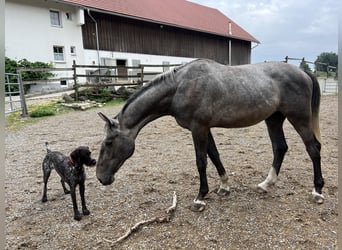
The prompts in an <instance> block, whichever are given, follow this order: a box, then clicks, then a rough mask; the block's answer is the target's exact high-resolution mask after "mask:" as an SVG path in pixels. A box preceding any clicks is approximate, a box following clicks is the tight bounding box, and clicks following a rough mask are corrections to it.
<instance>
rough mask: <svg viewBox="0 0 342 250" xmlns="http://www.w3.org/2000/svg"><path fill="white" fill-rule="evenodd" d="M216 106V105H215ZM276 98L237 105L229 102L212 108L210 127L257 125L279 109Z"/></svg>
mask: <svg viewBox="0 0 342 250" xmlns="http://www.w3.org/2000/svg"><path fill="white" fill-rule="evenodd" d="M214 106H215V105H214ZM277 108H278V101H277V100H276V99H269V100H265V99H259V100H256V101H250V102H248V103H239V105H235V104H233V103H228V104H226V105H224V106H219V107H215V108H214V110H212V112H211V113H212V115H211V119H210V120H211V122H210V127H225V128H241V127H248V126H252V125H255V124H257V123H259V122H261V121H263V120H265V119H267V118H268V117H270V116H271V115H272V114H273V113H274V112H276V111H277Z"/></svg>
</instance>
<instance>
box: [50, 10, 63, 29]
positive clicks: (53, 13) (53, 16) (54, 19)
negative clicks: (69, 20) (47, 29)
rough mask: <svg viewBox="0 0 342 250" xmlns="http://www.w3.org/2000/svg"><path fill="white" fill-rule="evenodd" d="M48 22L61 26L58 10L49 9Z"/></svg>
mask: <svg viewBox="0 0 342 250" xmlns="http://www.w3.org/2000/svg"><path fill="white" fill-rule="evenodd" d="M50 23H51V26H54V27H62V23H61V18H60V15H59V11H57V10H50Z"/></svg>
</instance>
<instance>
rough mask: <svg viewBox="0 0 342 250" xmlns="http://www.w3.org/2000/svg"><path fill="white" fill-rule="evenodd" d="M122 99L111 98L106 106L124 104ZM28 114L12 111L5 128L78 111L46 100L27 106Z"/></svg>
mask: <svg viewBox="0 0 342 250" xmlns="http://www.w3.org/2000/svg"><path fill="white" fill-rule="evenodd" d="M124 103H125V101H124V100H113V101H110V102H107V103H106V106H117V105H122V104H124ZM27 109H28V116H27V117H25V118H24V117H22V116H21V111H17V112H14V113H12V114H9V115H7V116H6V129H9V130H17V129H20V128H22V126H25V125H27V124H31V123H35V122H38V121H41V120H42V119H46V118H47V117H49V116H54V115H60V114H64V113H67V112H78V111H75V110H74V109H71V108H66V107H63V106H62V105H61V104H59V103H57V102H56V101H47V102H44V103H42V104H39V105H31V106H28V107H27Z"/></svg>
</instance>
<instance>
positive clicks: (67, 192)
mask: <svg viewBox="0 0 342 250" xmlns="http://www.w3.org/2000/svg"><path fill="white" fill-rule="evenodd" d="M61 183H62V187H63V190H64V194H70V190H68V189H67V188H66V187H65V182H64V181H63V179H61Z"/></svg>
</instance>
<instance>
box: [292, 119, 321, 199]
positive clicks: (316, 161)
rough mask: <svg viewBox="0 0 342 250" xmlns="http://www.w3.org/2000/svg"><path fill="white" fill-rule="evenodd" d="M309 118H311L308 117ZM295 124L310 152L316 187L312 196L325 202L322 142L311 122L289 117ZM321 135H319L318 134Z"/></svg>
mask: <svg viewBox="0 0 342 250" xmlns="http://www.w3.org/2000/svg"><path fill="white" fill-rule="evenodd" d="M307 120H309V119H307ZM289 121H290V122H291V124H292V125H293V126H294V128H295V129H296V131H297V132H298V134H299V135H300V137H301V138H302V140H303V142H304V144H305V147H306V151H307V152H308V154H309V156H310V158H311V161H312V164H313V170H314V188H313V191H312V197H313V200H314V202H316V203H319V204H320V203H323V202H324V196H323V195H322V188H323V186H324V179H323V176H322V170H321V152H320V151H321V143H320V141H319V139H320V138H317V137H316V135H315V133H314V131H313V129H312V126H311V123H310V122H303V121H296V120H293V119H289ZM318 136H319V135H318Z"/></svg>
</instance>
